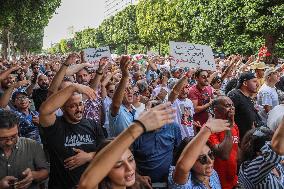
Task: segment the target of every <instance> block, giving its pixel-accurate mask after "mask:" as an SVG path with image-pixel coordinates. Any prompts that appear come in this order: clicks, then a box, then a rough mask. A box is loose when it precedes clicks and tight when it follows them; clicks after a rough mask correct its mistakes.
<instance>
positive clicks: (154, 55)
mask: <svg viewBox="0 0 284 189" xmlns="http://www.w3.org/2000/svg"><path fill="white" fill-rule="evenodd" d="M147 56H148V57H151V58H152V57H156V56H159V53H157V52H154V51H147Z"/></svg>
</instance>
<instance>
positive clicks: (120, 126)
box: [108, 105, 137, 137]
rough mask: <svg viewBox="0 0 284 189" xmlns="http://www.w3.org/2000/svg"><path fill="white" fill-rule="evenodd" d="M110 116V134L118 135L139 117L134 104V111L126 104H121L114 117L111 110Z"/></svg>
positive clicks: (112, 135)
mask: <svg viewBox="0 0 284 189" xmlns="http://www.w3.org/2000/svg"><path fill="white" fill-rule="evenodd" d="M131 106H132V105H131ZM108 118H109V131H110V136H111V137H116V136H117V135H119V134H120V133H121V132H122V131H124V130H125V129H126V128H127V127H128V126H129V125H130V124H131V123H132V122H133V120H134V119H136V118H137V114H136V110H135V108H134V106H132V111H129V110H128V109H127V108H126V107H125V106H124V105H121V106H120V107H119V111H118V113H117V115H116V116H114V117H113V116H112V115H111V111H109V117H108Z"/></svg>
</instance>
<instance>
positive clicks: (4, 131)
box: [0, 110, 48, 189]
mask: <svg viewBox="0 0 284 189" xmlns="http://www.w3.org/2000/svg"><path fill="white" fill-rule="evenodd" d="M18 126H19V118H18V117H17V115H16V114H14V113H13V112H10V111H6V110H4V111H0V188H1V189H9V188H12V187H13V188H30V189H38V188H39V184H40V182H41V181H43V180H44V179H46V178H47V177H48V165H47V161H46V158H45V156H44V152H43V149H42V147H41V146H40V144H38V143H36V142H35V141H33V140H30V139H27V138H23V137H19V134H18V133H19V130H18Z"/></svg>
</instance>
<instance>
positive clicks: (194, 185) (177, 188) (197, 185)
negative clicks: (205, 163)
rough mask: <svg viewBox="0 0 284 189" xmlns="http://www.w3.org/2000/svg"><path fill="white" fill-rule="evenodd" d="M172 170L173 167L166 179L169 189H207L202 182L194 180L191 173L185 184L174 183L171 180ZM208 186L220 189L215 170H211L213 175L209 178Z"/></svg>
mask: <svg viewBox="0 0 284 189" xmlns="http://www.w3.org/2000/svg"><path fill="white" fill-rule="evenodd" d="M174 170H175V167H174V166H171V168H170V173H169V177H168V182H169V188H171V189H207V187H206V186H205V185H204V184H203V183H202V182H199V181H197V180H196V179H194V177H193V176H192V174H191V173H190V174H189V176H188V180H187V182H186V183H185V184H177V183H175V181H174V179H173V172H174ZM209 185H210V187H211V189H222V188H221V184H220V181H219V177H218V174H217V172H216V171H215V170H213V173H212V175H211V176H210V179H209Z"/></svg>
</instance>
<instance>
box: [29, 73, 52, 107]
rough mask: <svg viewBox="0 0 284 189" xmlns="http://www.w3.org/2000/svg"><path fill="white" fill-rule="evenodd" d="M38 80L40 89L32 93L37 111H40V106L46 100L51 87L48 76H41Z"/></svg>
mask: <svg viewBox="0 0 284 189" xmlns="http://www.w3.org/2000/svg"><path fill="white" fill-rule="evenodd" d="M37 80H38V81H37V83H38V86H39V88H37V89H33V93H32V99H33V101H34V105H35V109H36V111H38V110H39V107H40V105H41V104H42V103H43V102H44V101H45V100H46V98H47V94H48V87H49V79H48V77H47V76H46V75H44V74H41V75H40V76H39V77H38V79H37Z"/></svg>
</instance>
